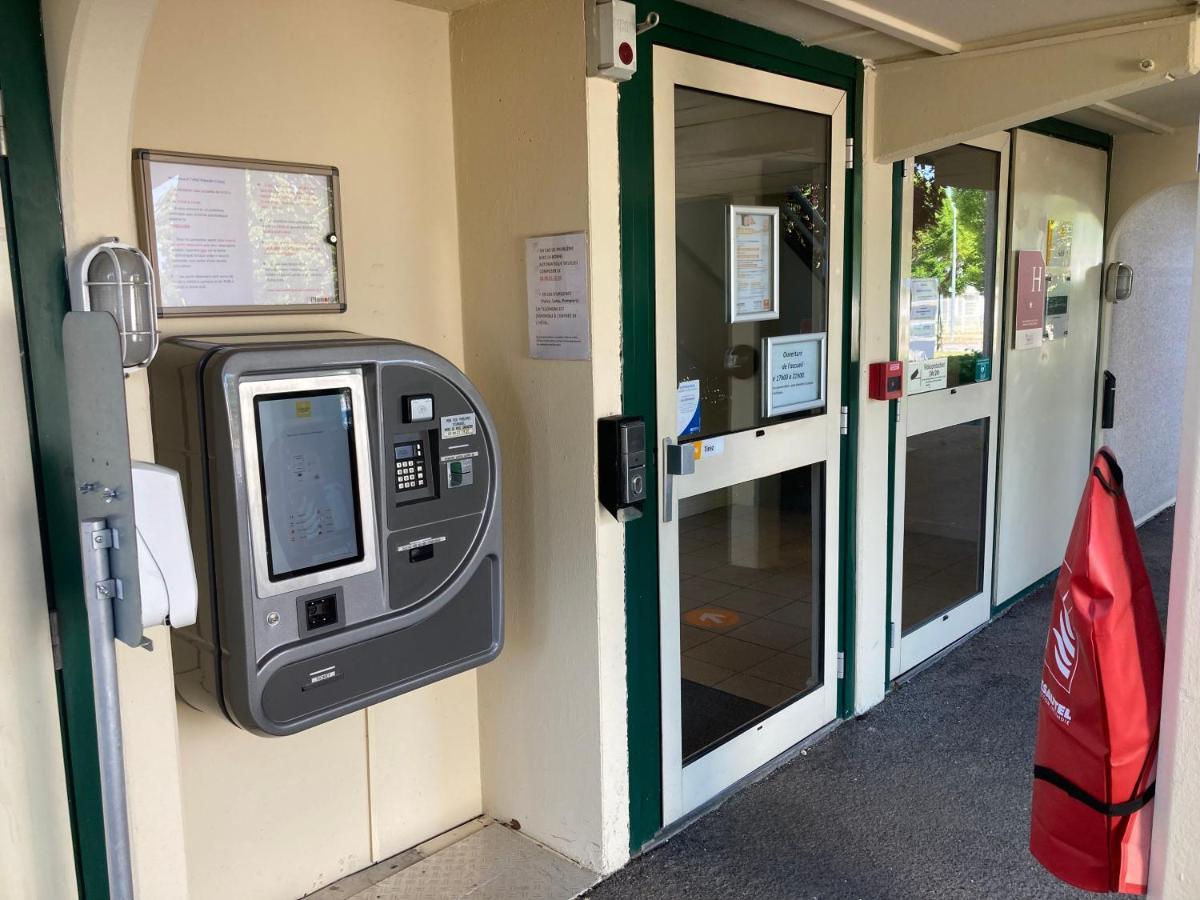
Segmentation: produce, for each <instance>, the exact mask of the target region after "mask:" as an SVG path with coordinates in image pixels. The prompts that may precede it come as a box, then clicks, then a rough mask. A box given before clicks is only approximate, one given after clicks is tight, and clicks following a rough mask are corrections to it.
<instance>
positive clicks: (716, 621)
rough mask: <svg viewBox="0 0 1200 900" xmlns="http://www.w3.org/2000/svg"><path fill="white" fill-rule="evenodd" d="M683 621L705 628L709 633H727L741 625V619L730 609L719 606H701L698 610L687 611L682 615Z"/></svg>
mask: <svg viewBox="0 0 1200 900" xmlns="http://www.w3.org/2000/svg"><path fill="white" fill-rule="evenodd" d="M683 621H684V622H686V623H687V624H688V625H695V626H696V627H697V628H707V629H708V630H709V631H728V630H729V629H730V628H736V627H737V626H738V625H741V624H742V617H741V616H740V615H739V614H738V613H735V612H734V611H733V610H732V609H725V608H724V607H720V606H701V607H700V608H699V609H689V610H688V611H687V612H685V613H684V614H683Z"/></svg>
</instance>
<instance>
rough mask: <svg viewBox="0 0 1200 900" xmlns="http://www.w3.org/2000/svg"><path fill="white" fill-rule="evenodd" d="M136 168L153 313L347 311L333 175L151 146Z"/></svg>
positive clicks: (325, 169)
mask: <svg viewBox="0 0 1200 900" xmlns="http://www.w3.org/2000/svg"><path fill="white" fill-rule="evenodd" d="M134 166H135V170H136V171H135V173H134V175H135V177H134V184H135V187H136V190H137V194H138V197H137V200H138V204H137V206H138V228H139V232H140V237H141V242H142V247H143V248H144V249H145V251H146V253H147V255H148V256H149V257H150V261H151V262H152V263H153V264H154V270H155V274H156V275H157V277H158V286H159V287H158V314H159V315H160V316H201V315H221V314H224V315H229V314H250V313H278V312H342V311H343V310H345V308H346V288H345V273H344V271H343V265H342V249H341V244H340V243H339V239H338V238H339V235H340V229H341V211H340V207H339V198H338V172H337V169H335V168H332V167H329V166H308V165H299V164H293V163H275V162H265V161H262V160H249V159H232V158H227V157H219V156H189V155H186V154H182V153H167V152H160V151H154V150H137V151H135V152H134Z"/></svg>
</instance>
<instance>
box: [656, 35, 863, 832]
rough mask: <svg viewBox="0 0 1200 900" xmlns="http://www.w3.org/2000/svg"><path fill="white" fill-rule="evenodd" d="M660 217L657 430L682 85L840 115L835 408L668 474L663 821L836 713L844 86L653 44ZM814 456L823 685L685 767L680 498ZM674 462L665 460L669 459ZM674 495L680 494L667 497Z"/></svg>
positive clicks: (665, 386) (663, 431)
mask: <svg viewBox="0 0 1200 900" xmlns="http://www.w3.org/2000/svg"><path fill="white" fill-rule="evenodd" d="M653 53H654V104H653V106H654V114H653V122H654V221H655V294H656V312H655V316H656V323H657V324H656V335H657V337H656V340H657V372H658V383H657V385H656V394H657V404H658V433H659V434H660V435H661V436H666V435H672V436H673V435H675V433H676V427H677V425H676V420H675V414H676V401H677V398H676V393H677V384H676V382H675V373H676V371H677V369H676V359H675V354H676V323H675V201H676V198H675V105H674V88H675V86H676V85H680V86H684V87H692V88H696V89H699V90H704V91H711V92H713V93H718V94H726V95H732V96H736V97H742V98H745V99H748V100H756V101H760V102H763V103H770V104H773V105H776V106H783V107H793V108H797V109H802V110H805V111H809V112H815V113H819V114H823V115H827V116H829V117H830V119H831V147H830V211H829V216H828V223H827V225H828V233H829V250H828V257H827V259H828V262H829V271H828V275H827V283H828V285H829V294H828V298H827V300H828V305H827V313H826V322H827V336H826V349H827V354H828V356H827V360H828V364H827V366H826V371H827V381H826V393H825V397H826V408H825V412H824V414H822V415H818V416H811V417H808V418H805V419H801V420H797V421H791V422H786V423H783V424H779V425H765V426H763V427H761V428H759V429H751V430H749V431H743V432H739V433H735V434H729V435H726V436H725V438H724V442H725V444H724V452H723V454H722V455H720V456H713V457H705V458H703V459H700V460H697V461H696V471H695V473H694V474H692V475H688V476H686V477H676V478H675V479H674V482H673V485H672V490H671V491H670V492H668V491H667V490H666V483H665V479H667V478H670V477H671V476H669V475H666V474H664V475H663V478H664V484H663V485H662V488H663V490H662V494H661V495H660V496H662V497H663V506H664V508H663V511H662V512H663V516H662V517H661V518H667V517H668V516H669V519H670V521H669V522H663V521H660V523H659V604H660V622H661V627H660V634H661V660H662V662H661V674H662V773H663V821H664V823H667V824H669V823H671V822H673V821H676V820H677V819H679V818H680V817H682V816H684V815H686V814H687V813H688V812H690V811H692V810H694V809H696V808H697V807H699V806H701V805H702V804H704V803H706V802H708V801H709V800H711V799H712V798H714V797H716V796H717V795H718V794H720V793H721V792H722V791H724V790H725V789H726V788H728V787H730V786H731V785H732V784H734V783H736V782H737V781H739V780H740V779H741V778H744V777H745V776H747V775H749V774H750V773H752V772H754V771H755V770H756V769H758V768H759V767H761V766H762V765H764V764H765V763H767V762H769V761H770V760H771V759H773V758H774V757H776V756H778V755H779V754H781V753H783V752H784V751H785V750H787V749H788V748H789V747H792V746H793V745H795V744H796V743H798V742H799V741H801V740H802V739H803V738H805V737H806V736H808V735H809V734H811V733H813V732H814V731H816V730H818V729H819V728H821V727H822V726H824V725H825V724H828V723H829V722H831V721H833V719H835V718H836V717H837V689H838V681H837V626H838V614H839V609H838V603H839V596H838V541H839V494H840V490H839V486H840V462H841V459H840V453H841V437H840V404H841V396H842V312H843V303H844V297H843V278H842V272H843V253H844V243H845V242H844V235H845V230H844V208H845V177H846V167H845V153H846V141H845V135H846V93H845V92H844V91H841V90H837V89H835V88H830V87H825V86H822V85H817V84H812V83H809V82H805V81H800V80H798V79H794V78H788V77H786V76H782V75H775V74H771V73H768V72H763V71H759V70H756V69H751V68H747V67H744V66H739V65H735V64H732V63H726V62H721V61H718V60H713V59H709V58H707V57H702V56H694V55H692V54H688V53H683V52H680V51H677V50H671V49H668V48H665V47H658V46H656V47H654V49H653ZM816 462H824V464H825V486H826V487H825V491H824V513H825V526H824V527H825V571H824V617H823V627H824V629H825V633H824V635H823V639H824V644H823V663H824V667H823V673H822V675H823V681H822V686H821V687H820V688H817V689H815V690H813V691H811V692H810V693H808V694H806V695H805V696H803V697H802V698H800V699H799V700H795V701H793V702H792V703H791V704H790V705H788V706H786V707H784V708H783V709H781V710H780V711H779V712H777V713H776V714H774V715H772V716H771V717H769V718H768V719H766V720H764V721H762V722H760V723H758V724H757V725H755V726H754V727H753V728H750V729H748V730H747V731H745V732H743V733H742V734H740V735H738V736H737V737H734V738H732V739H730V740H728V741H726V742H725V743H724V744H722V745H720V746H719V747H717V748H716V749H714V750H712V751H710V752H709V753H707V754H705V755H704V756H702V757H700V758H699V759H697V760H695V761H693V762H691V763H690V764H689V765H687V766H686V768H685V767H684V765H683V759H682V745H681V737H682V723H681V706H680V700H681V697H680V641H679V617H680V601H679V568H678V567H679V531H678V503H679V500H680V499H681V498H686V497H689V496H694V495H696V494H700V493H703V492H705V491H710V490H715V489H719V488H721V487H726V486H730V485H733V484H738V483H742V482H745V481H749V480H753V479H755V478H761V477H765V476H768V475H771V474H774V473H777V472H782V471H787V470H789V469H794V468H798V467H802V466H805V465H810V464H812V463H816ZM659 470H660V472H663V473H665V470H666V465H665V460H663V459H661V458H660V460H659ZM668 497H669V498H670V499H668Z"/></svg>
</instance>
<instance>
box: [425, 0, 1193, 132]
mask: <svg viewBox="0 0 1200 900" xmlns="http://www.w3.org/2000/svg"><path fill="white" fill-rule="evenodd" d="M406 2H410V3H415V4H416V5H418V6H427V7H431V8H433V9H441V10H445V11H446V12H456V11H458V10H460V9H466V8H467V7H470V6H474V5H476V4H477V3H479V2H483V0H406ZM561 2H570V0H561ZM686 2H690V3H691V4H692V5H694V6H698V7H700V8H702V9H707V10H709V11H711V12H715V13H719V14H721V15H724V16H728V17H730V18H733V19H738V20H740V21H743V22H748V23H750V24H752V25H758V26H760V27H763V28H766V29H768V30H770V31H774V32H777V33H779V34H784V35H787V36H789V37H793V38H796V39H797V40H800V41H802V42H803V43H805V44H809V45H811V46H820V47H827V48H829V49H831V50H837V51H840V52H842V53H846V54H849V55H851V56H857V57H860V58H863V59H872V60H875V61H884V60H889V59H896V58H903V57H911V56H921V55H926V54H927V53H929V52H930V51H929V50H928V49H926V47H927V46H928V43H927V44H926V47H922V45H921V40H920V37H916V38H914V37H913V36H912V35H913V34H916V35H921V34H922V33H927V34H928V35H930V36H931V39H932V42H933V43H934V44H940V43H942V42H943V41H944V42H948V43H949V44H951V45H960V46H961V47H962V48H963V49H972V48H975V47H980V46H989V45H996V44H1004V43H1011V42H1014V41H1016V40H1021V39H1027V38H1031V37H1034V36H1037V37H1043V36H1050V35H1052V34H1056V33H1068V32H1072V31H1079V30H1082V28H1083V27H1098V26H1100V25H1103V24H1116V23H1117V22H1120V21H1123V20H1132V19H1135V18H1142V17H1148V16H1150V15H1153V16H1162V15H1168V14H1170V13H1173V12H1183V11H1186V10H1189V9H1192V10H1194V9H1196V8H1197V3H1196V0H686ZM897 23H898V25H899V27H898V28H897V27H896V26H897ZM889 32H890V33H889ZM898 33H900V34H908V35H909V37H908V39H905V38H902V37H899V36H897V35H898ZM1113 102H1115V103H1117V104H1118V105H1119V106H1121V107H1123V108H1125V109H1127V110H1130V111H1132V112H1134V113H1136V114H1138V115H1141V116H1146V117H1148V118H1150V119H1152V120H1154V121H1156V122H1159V123H1162V124H1163V125H1168V126H1171V127H1179V128H1185V127H1195V126H1196V122H1197V119H1198V118H1200V77H1194V78H1191V79H1187V80H1184V81H1179V82H1175V83H1174V84H1164V85H1162V86H1160V87H1157V88H1154V89H1152V90H1148V91H1140V92H1138V93H1136V94H1130V95H1128V96H1125V97H1121V98H1118V99H1117V100H1115V101H1113ZM1065 118H1068V119H1071V120H1072V121H1077V122H1079V123H1080V124H1084V125H1088V126H1090V127H1093V128H1098V129H1100V130H1103V131H1111V132H1124V131H1137V130H1140V129H1139V126H1137V125H1132V124H1129V123H1128V122H1125V121H1123V120H1121V119H1119V118H1115V117H1113V116H1112V115H1110V114H1109V113H1105V112H1102V111H1098V110H1096V109H1094V108H1090V109H1086V110H1079V111H1077V112H1074V113H1070V114H1068V115H1067V116H1066V117H1065Z"/></svg>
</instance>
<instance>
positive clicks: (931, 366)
mask: <svg viewBox="0 0 1200 900" xmlns="http://www.w3.org/2000/svg"><path fill="white" fill-rule="evenodd" d="M949 372H950V360H948V359H946V358H945V357H942V358H941V359H919V360H916V361H914V362H910V363H909V364H908V393H909V394H924V393H925V392H927V391H940V390H941V389H942V388H944V387H945V386H946V381H947V376H948V375H949Z"/></svg>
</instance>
